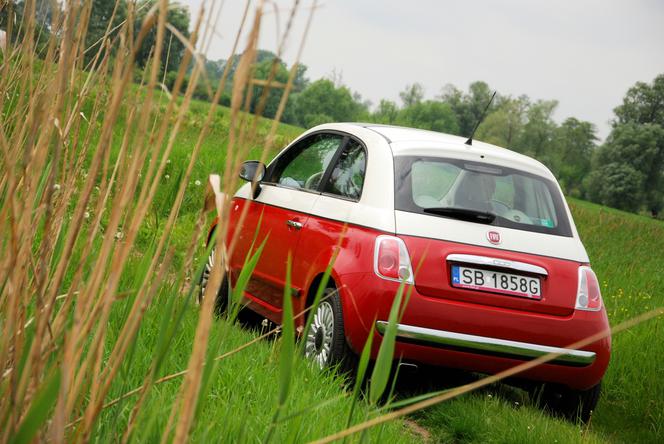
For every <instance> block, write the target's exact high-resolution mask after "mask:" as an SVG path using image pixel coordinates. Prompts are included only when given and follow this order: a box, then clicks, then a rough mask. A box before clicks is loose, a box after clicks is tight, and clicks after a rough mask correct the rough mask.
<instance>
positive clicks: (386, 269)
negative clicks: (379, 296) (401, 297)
mask: <svg viewBox="0 0 664 444" xmlns="http://www.w3.org/2000/svg"><path fill="white" fill-rule="evenodd" d="M378 273H380V274H382V275H383V276H385V277H389V278H392V279H398V278H399V244H397V242H396V241H395V240H394V239H382V240H381V242H380V243H379V244H378Z"/></svg>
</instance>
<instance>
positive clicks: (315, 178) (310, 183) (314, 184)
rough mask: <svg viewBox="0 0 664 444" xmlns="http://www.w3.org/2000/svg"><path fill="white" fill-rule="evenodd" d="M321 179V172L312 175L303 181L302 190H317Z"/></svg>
mask: <svg viewBox="0 0 664 444" xmlns="http://www.w3.org/2000/svg"><path fill="white" fill-rule="evenodd" d="M322 178H323V172H322V171H319V172H317V173H315V174H312V175H311V176H309V178H308V179H307V180H305V181H304V188H306V189H308V190H313V189H315V188H318V185H319V184H320V180H321V179H322Z"/></svg>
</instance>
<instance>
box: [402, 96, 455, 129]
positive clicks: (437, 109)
mask: <svg viewBox="0 0 664 444" xmlns="http://www.w3.org/2000/svg"><path fill="white" fill-rule="evenodd" d="M397 123H399V124H401V125H404V126H410V127H414V128H421V129H426V130H431V131H440V132H443V133H452V134H454V133H456V132H457V131H459V125H458V124H457V119H456V116H455V115H454V112H453V111H452V108H451V107H450V105H448V104H447V103H443V102H439V101H435V100H427V101H425V102H416V103H414V104H412V105H410V106H408V107H406V108H404V109H402V110H401V112H400V113H399V115H398V118H397Z"/></svg>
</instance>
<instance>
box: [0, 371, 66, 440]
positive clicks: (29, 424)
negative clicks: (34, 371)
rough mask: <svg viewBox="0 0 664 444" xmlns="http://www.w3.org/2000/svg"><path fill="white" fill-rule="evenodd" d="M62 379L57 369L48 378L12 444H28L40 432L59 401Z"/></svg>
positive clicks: (33, 401) (38, 392) (36, 395)
mask: <svg viewBox="0 0 664 444" xmlns="http://www.w3.org/2000/svg"><path fill="white" fill-rule="evenodd" d="M61 377H62V373H61V372H60V369H59V368H55V369H54V371H53V372H51V374H50V375H49V376H48V377H47V378H46V380H45V381H44V383H43V384H42V385H41V387H40V388H39V390H38V391H37V393H36V394H35V397H34V399H33V400H32V403H31V404H30V408H29V409H28V412H27V413H26V415H25V418H24V419H23V421H22V422H21V424H20V425H19V426H18V430H17V431H16V434H15V435H14V436H13V438H12V439H11V440H10V442H11V443H12V444H28V443H30V442H31V441H32V440H33V438H34V437H35V435H36V434H37V433H38V432H39V430H40V429H41V427H42V425H43V424H44V423H45V422H46V420H47V419H48V417H49V414H50V413H51V410H52V409H53V406H55V402H56V401H57V400H58V391H59V390H60V380H61Z"/></svg>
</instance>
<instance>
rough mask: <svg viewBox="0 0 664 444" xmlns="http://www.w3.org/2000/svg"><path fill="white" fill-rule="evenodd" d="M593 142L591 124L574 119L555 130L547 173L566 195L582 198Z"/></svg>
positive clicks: (593, 136)
mask: <svg viewBox="0 0 664 444" xmlns="http://www.w3.org/2000/svg"><path fill="white" fill-rule="evenodd" d="M596 140H597V137H596V136H595V127H594V126H593V124H592V123H590V122H583V121H581V120H578V119H575V118H574V117H570V118H568V119H566V120H565V121H564V122H563V124H562V125H560V126H559V127H558V128H557V129H556V131H555V136H554V140H553V143H554V146H555V147H556V150H555V151H554V154H553V156H552V165H551V167H552V168H551V169H552V170H553V172H554V174H556V176H557V177H558V180H559V182H560V185H561V186H562V188H563V191H564V192H565V193H566V194H568V195H572V196H574V197H581V196H583V180H584V178H585V177H586V176H587V175H588V174H589V173H590V169H591V159H592V155H593V152H594V150H595V141H596Z"/></svg>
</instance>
